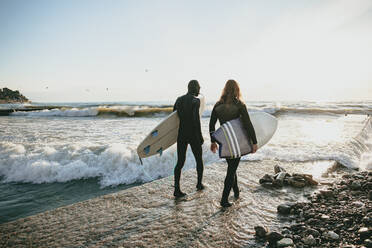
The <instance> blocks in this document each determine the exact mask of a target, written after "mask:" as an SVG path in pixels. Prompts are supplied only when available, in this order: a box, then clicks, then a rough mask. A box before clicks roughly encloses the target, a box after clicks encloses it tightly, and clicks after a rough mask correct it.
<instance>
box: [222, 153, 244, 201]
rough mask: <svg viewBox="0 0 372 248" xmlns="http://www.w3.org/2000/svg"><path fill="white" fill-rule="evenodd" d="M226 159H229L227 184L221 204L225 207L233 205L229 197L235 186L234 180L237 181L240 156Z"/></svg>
mask: <svg viewBox="0 0 372 248" xmlns="http://www.w3.org/2000/svg"><path fill="white" fill-rule="evenodd" d="M226 161H227V164H228V167H227V173H226V178H225V185H224V189H223V193H222V199H221V206H223V207H229V206H231V204H230V203H229V201H228V199H229V195H230V191H231V187H232V186H233V184H234V181H235V176H236V169H237V168H238V165H239V161H240V158H235V159H226Z"/></svg>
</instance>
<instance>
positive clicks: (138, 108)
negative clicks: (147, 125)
mask: <svg viewBox="0 0 372 248" xmlns="http://www.w3.org/2000/svg"><path fill="white" fill-rule="evenodd" d="M247 108H248V111H249V112H255V111H263V112H266V113H269V114H272V115H275V116H280V115H282V114H307V115H329V114H331V115H348V114H355V115H372V108H371V106H370V105H368V104H364V105H363V104H354V105H350V104H344V105H340V104H338V105H326V106H313V105H309V106H305V105H304V104H292V105H287V106H282V105H280V104H275V103H271V104H250V105H249V104H247ZM172 110H173V108H172V106H170V105H104V106H93V105H92V106H88V107H87V106H84V107H68V106H60V107H56V106H41V107H40V106H38V107H36V106H27V107H24V108H22V109H18V110H15V112H14V110H13V109H1V110H0V112H1V113H0V114H2V115H8V114H10V115H12V116H36V117H43V116H59V117H92V116H110V117H154V116H155V117H159V116H166V115H168V114H170V113H171V112H172ZM212 110H213V104H207V106H206V108H205V111H204V113H203V117H205V118H207V117H210V115H211V113H212Z"/></svg>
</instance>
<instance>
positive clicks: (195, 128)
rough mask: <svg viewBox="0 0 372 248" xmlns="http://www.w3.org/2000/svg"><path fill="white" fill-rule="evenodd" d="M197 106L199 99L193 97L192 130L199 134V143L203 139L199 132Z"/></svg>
mask: <svg viewBox="0 0 372 248" xmlns="http://www.w3.org/2000/svg"><path fill="white" fill-rule="evenodd" d="M199 108H200V100H199V99H195V100H194V101H193V103H192V118H193V120H192V123H193V126H194V130H195V131H196V133H197V134H198V135H199V138H200V142H201V144H203V143H204V139H203V134H202V132H201V125H200V115H199Z"/></svg>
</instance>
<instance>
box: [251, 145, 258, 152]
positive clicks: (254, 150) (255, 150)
mask: <svg viewBox="0 0 372 248" xmlns="http://www.w3.org/2000/svg"><path fill="white" fill-rule="evenodd" d="M257 150H258V147H257V144H253V146H252V153H255V152H257Z"/></svg>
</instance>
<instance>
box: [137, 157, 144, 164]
mask: <svg viewBox="0 0 372 248" xmlns="http://www.w3.org/2000/svg"><path fill="white" fill-rule="evenodd" d="M138 158H139V161H140V163H141V165H143V162H142V159H141V157H140V156H139V155H138Z"/></svg>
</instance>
